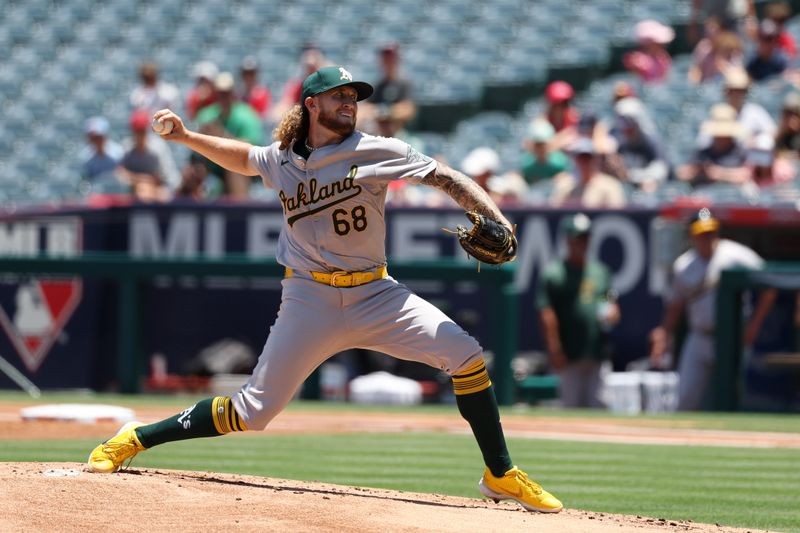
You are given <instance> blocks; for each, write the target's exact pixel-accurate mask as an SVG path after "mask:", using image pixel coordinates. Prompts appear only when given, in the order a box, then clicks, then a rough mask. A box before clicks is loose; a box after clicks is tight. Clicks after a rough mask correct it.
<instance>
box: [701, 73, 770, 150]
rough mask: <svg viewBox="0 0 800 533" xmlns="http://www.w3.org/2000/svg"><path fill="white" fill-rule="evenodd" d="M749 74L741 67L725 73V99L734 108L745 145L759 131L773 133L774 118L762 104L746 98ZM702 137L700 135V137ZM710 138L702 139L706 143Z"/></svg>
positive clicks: (748, 87) (748, 88)
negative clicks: (741, 128)
mask: <svg viewBox="0 0 800 533" xmlns="http://www.w3.org/2000/svg"><path fill="white" fill-rule="evenodd" d="M749 90H750V76H749V75H748V74H747V72H745V71H744V70H743V69H737V68H733V69H730V70H728V71H727V72H726V73H725V101H726V102H727V103H728V104H729V105H730V106H732V107H733V108H734V109H735V110H736V120H737V121H739V123H740V124H741V125H742V127H743V128H744V131H743V134H742V135H743V136H742V138H741V142H742V143H744V145H745V146H747V145H748V144H749V143H750V142H751V141H752V139H753V138H755V136H756V135H758V134H760V133H768V134H770V135H774V134H775V127H776V126H775V120H774V119H773V118H772V116H771V115H770V114H769V112H767V110H766V109H764V107H763V106H761V105H760V104H757V103H755V102H750V101H748V100H747V95H748V92H749ZM701 139H702V137H701ZM709 140H710V139H707V138H706V139H703V140H702V142H701V144H706V143H707V142H708V141H709Z"/></svg>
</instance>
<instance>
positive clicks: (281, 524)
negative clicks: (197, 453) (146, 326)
mask: <svg viewBox="0 0 800 533" xmlns="http://www.w3.org/2000/svg"><path fill="white" fill-rule="evenodd" d="M0 486H2V487H3V498H0V531H20V532H21V531H31V532H34V531H35V532H39V531H55V530H57V531H61V532H64V533H68V532H76V533H77V532H81V533H83V532H95V531H97V532H103V533H105V532H107V531H318V532H323V531H324V532H332V533H333V532H335V533H342V532H351V531H387V532H389V531H391V532H395V531H420V532H422V531H424V532H429V531H442V532H444V531H458V532H461V531H481V532H486V533H488V532H491V531H534V530H538V531H554V532H575V533H578V532H580V533H583V532H585V531H592V532H612V531H613V532H615V533H619V532H625V531H636V532H639V533H641V532H644V531H659V532H661V533H665V532H671V531H692V532H696V531H714V532H722V531H737V530H734V529H730V528H721V527H717V526H707V525H703V524H696V523H693V522H678V521H669V520H667V521H665V520H659V519H654V518H636V517H629V516H621V515H610V514H606V513H590V512H585V511H577V510H569V509H568V510H565V511H563V512H561V513H559V514H555V515H549V514H538V513H528V512H526V511H523V510H522V509H521V508H520V507H519V506H517V505H515V504H510V503H501V504H494V503H491V502H488V501H484V500H479V499H477V498H476V499H471V498H459V497H454V496H442V495H438V494H418V493H413V492H398V491H393V490H383V489H370V488H359V487H345V486H341V485H330V484H325V483H310V482H301V481H290V480H284V479H274V478H263V477H255V476H242V475H236V474H216V473H210V472H185V471H175V470H155V469H149V468H148V469H145V468H131V469H129V470H127V471H126V472H121V473H116V474H105V475H104V474H91V473H89V472H87V471H86V470H85V469H84V465H82V464H78V463H0ZM475 492H476V494H477V493H478V488H477V480H476V487H475Z"/></svg>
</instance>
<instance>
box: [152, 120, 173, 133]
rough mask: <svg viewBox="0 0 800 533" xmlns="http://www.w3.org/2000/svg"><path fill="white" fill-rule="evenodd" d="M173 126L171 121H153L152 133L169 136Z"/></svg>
mask: <svg viewBox="0 0 800 533" xmlns="http://www.w3.org/2000/svg"><path fill="white" fill-rule="evenodd" d="M173 126H174V124H173V123H172V121H171V120H165V121H164V122H159V121H157V120H154V121H153V124H152V127H153V131H154V132H156V133H158V134H159V135H169V133H170V132H171V131H172V128H173Z"/></svg>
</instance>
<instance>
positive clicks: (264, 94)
mask: <svg viewBox="0 0 800 533" xmlns="http://www.w3.org/2000/svg"><path fill="white" fill-rule="evenodd" d="M239 73H240V75H241V78H242V90H241V92H240V93H239V95H238V97H239V99H240V100H241V101H242V102H244V103H246V104H248V105H249V106H250V107H252V108H253V110H254V111H255V112H256V113H257V114H258V116H259V117H261V118H262V119H263V118H266V116H267V112H268V111H269V107H270V105H272V93H270V91H269V89H268V88H267V87H266V86H265V85H261V84H260V83H259V81H258V61H256V58H254V57H253V56H247V57H245V58H244V59H243V60H242V66H241V69H240V70H239ZM173 109H174V108H173Z"/></svg>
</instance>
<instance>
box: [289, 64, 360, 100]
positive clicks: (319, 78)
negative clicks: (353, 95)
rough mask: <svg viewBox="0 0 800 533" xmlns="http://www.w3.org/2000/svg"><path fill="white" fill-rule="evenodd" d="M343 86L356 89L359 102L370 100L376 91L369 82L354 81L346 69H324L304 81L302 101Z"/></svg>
mask: <svg viewBox="0 0 800 533" xmlns="http://www.w3.org/2000/svg"><path fill="white" fill-rule="evenodd" d="M343 85H349V86H350V87H352V88H353V89H355V90H356V92H357V93H358V100H359V101H361V100H364V99H365V98H369V97H370V95H372V91H373V90H374V89H373V88H372V85H370V84H369V83H367V82H364V81H353V75H352V74H350V72H348V71H347V69H346V68H344V67H322V68H321V69H319V70H317V71H316V72H314V73H313V74H311V75H309V76H308V77H307V78H306V79H305V80H304V81H303V93H302V100H303V101H305V99H306V98H308V97H309V96H314V95H315V94H319V93H324V92H325V91H329V90H331V89H333V88H335V87H341V86H343Z"/></svg>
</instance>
